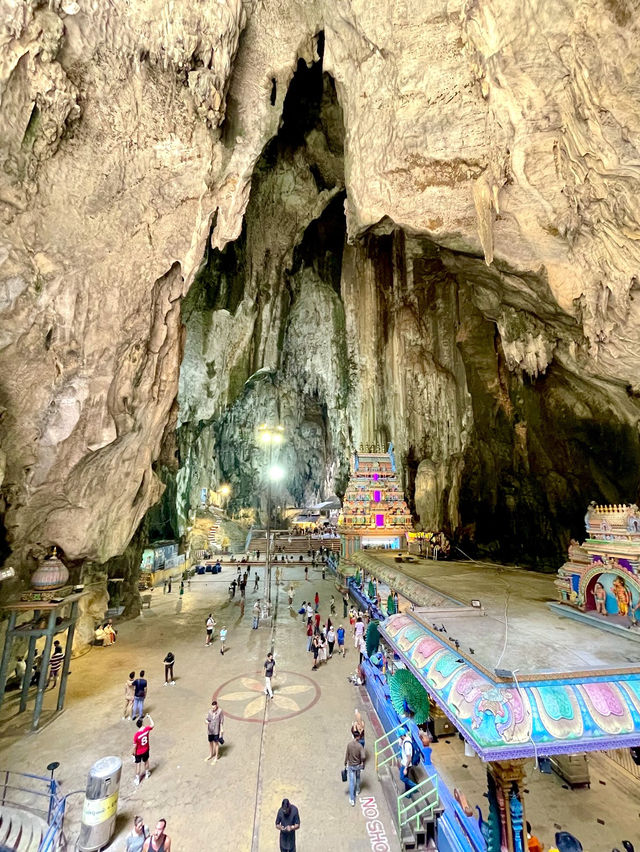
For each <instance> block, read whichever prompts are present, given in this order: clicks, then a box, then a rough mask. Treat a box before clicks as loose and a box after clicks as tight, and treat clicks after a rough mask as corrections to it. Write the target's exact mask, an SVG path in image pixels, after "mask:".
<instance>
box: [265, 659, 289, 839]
mask: <svg viewBox="0 0 640 852" xmlns="http://www.w3.org/2000/svg"><path fill="white" fill-rule="evenodd" d="M275 667H276V661H275V660H274V659H273V654H272V653H268V654H267V659H266V660H265V661H264V691H265V693H266V694H267V695H268V696H269V698H273V689H271V678H272V677H273V670H274V669H275ZM292 848H293V847H292Z"/></svg>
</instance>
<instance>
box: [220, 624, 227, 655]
mask: <svg viewBox="0 0 640 852" xmlns="http://www.w3.org/2000/svg"><path fill="white" fill-rule="evenodd" d="M226 641H227V628H226V627H222V628H221V630H220V653H221V654H224V652H225V647H224V643H225V642H226Z"/></svg>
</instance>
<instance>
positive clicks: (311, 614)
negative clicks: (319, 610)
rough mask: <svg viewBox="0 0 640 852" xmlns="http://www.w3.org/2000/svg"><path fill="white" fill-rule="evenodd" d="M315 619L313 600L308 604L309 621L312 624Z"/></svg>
mask: <svg viewBox="0 0 640 852" xmlns="http://www.w3.org/2000/svg"><path fill="white" fill-rule="evenodd" d="M312 620H313V607H312V606H311V601H309V603H308V604H307V623H308V624H311V621H312Z"/></svg>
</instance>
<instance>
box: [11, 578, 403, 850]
mask: <svg viewBox="0 0 640 852" xmlns="http://www.w3.org/2000/svg"><path fill="white" fill-rule="evenodd" d="M260 575H261V576H262V575H263V572H262V571H260ZM232 576H235V569H232V568H231V567H229V568H225V569H224V570H223V573H222V574H221V575H219V576H217V577H216V578H215V579H214V578H213V577H212V576H211V575H206V578H205V577H197V578H194V579H193V580H192V583H191V590H187V591H186V592H185V595H184V598H183V599H182V601H180V600H179V596H178V594H176V592H177V587H176V586H175V585H174V590H173V592H172V594H171V595H163V593H162V589H161V588H160V589H156V590H155V591H154V598H153V605H152V608H151V609H150V610H147V609H145V610H144V611H143V613H142V615H141V616H140V617H138V618H137V619H135V620H133V621H129V622H123V623H122V624H120V625H118V629H119V635H118V641H117V643H116V644H115V645H114V646H113V647H109V648H93V649H92V650H91V651H89V652H88V653H87V654H86V655H85V656H82V657H79V658H76V659H74V660H73V661H72V666H71V671H72V675H71V676H70V678H69V684H68V692H67V702H66V709H65V711H64V713H62V714H61V715H60V716H58V717H57V718H55V719H54V720H53V721H51V722H50V724H46V721H47V718H50V717H51V708H52V707H53V706H54V703H55V697H54V693H53V691H51V692H49V693H48V694H47V697H46V701H45V712H44V713H43V721H44V722H45V726H44V727H43V728H42V729H41V730H40V731H39V732H38V733H36V734H31V733H28V726H29V723H30V713H25V714H22V716H20V717H17V716H16V715H15V714H16V709H17V694H13V695H11V697H10V698H9V699H8V701H7V703H6V704H5V705H4V706H3V713H2V720H1V721H0V747H1V749H2V761H1V766H2V768H8V769H14V770H18V771H23V772H34V773H39V774H46V771H45V767H46V765H47V764H48V763H49V762H50V761H52V760H59V761H60V764H61V765H60V768H59V770H58V772H57V775H58V777H59V779H60V780H61V781H62V782H63V792H70V791H72V790H76V789H81V790H84V785H85V781H86V775H87V772H88V769H89V767H90V766H91V764H92V763H93V762H94V761H95V760H97V759H98V758H100V757H103V756H105V755H108V754H115V755H118V756H120V757H121V758H122V760H123V772H122V783H121V790H120V804H119V815H118V821H117V835H116V837H115V839H114V842H113V843H112V845H111V848H113V849H123V848H124V842H123V841H124V837H125V836H126V834H127V833H128V831H129V830H130V827H131V824H132V821H133V817H134V815H135V814H142V815H143V816H144V818H145V821H146V822H147V824H149V825H151V826H153V825H155V821H156V820H157V819H158V818H160V817H165V818H166V819H167V833H168V834H169V836H171V837H172V839H173V847H172V848H173V849H174V850H175V852H179V850H193V852H196V850H201V849H211V848H215V849H216V850H221V852H225V850H229V852H232V851H233V852H236V850H243V852H244V850H246V852H263V850H264V852H266V850H275V849H277V848H278V834H277V831H276V830H275V827H274V823H275V816H276V812H277V809H278V807H279V806H280V802H281V800H282V798H283V797H285V796H286V797H288V798H290V799H291V801H292V802H293V803H294V804H296V805H297V806H298V808H299V809H300V818H301V829H300V831H299V832H298V849H299V850H346V849H349V850H353V852H365V850H370V849H371V843H370V841H369V838H368V835H367V818H366V817H365V816H364V814H363V812H362V810H361V807H360V806H359V804H357V806H356V807H355V808H351V807H350V806H349V803H348V795H347V785H346V784H343V783H342V782H341V780H340V770H341V768H342V765H343V759H344V751H345V747H346V744H347V742H348V740H349V738H350V725H351V719H352V717H353V712H354V708H355V707H356V706H362V705H361V702H360V697H359V693H358V691H357V690H356V688H355V687H353V686H352V685H351V684H349V683H348V682H347V675H349V674H350V673H351V672H352V671H353V670H354V668H355V666H356V662H357V658H356V654H355V651H354V650H353V648H352V646H351V645H348V647H349V651H350V652H349V653H348V654H347V657H346V659H342V658H336V657H334V659H332V660H329V661H328V663H327V664H326V665H324V666H322V667H321V668H320V669H319V671H317V672H312V671H311V665H312V659H311V656H310V655H308V654H307V653H306V636H305V632H304V627H303V625H302V623H301V621H300V618H299V616H297V617H296V618H294V616H293V615H292V614H290V612H289V609H288V606H287V600H286V593H285V588H286V587H285V586H283V585H281V586H280V597H279V606H278V610H277V616H276V619H275V626H274V629H273V636H272V631H271V629H270V628H269V627H265V626H261V627H260V628H259V629H258V630H255V631H254V630H252V629H251V607H252V604H253V601H254V600H255V598H256V597H257V595H256V594H253V593H252V594H248V595H247V607H246V613H245V616H244V618H241V617H240V610H239V607H238V606H237V605H236V602H237V600H238V596H236V601H235V602H233V603H231V602H229V599H228V594H227V586H228V584H229V582H230V580H231V579H232ZM310 577H311V578H312V580H311V581H310V582H305V581H304V575H303V572H302V568H300V567H295V566H291V567H290V566H286V567H285V578H284V579H285V583H286V585H287V586H288V583H289V580H290V579H293V581H294V586H295V587H296V598H295V604H297V607H296V608H299V606H300V604H301V602H302V599H303V598H305V597H307V596H312V595H313V594H314V593H315V591H316V589H317V590H318V592H319V594H320V599H321V608H320V611H321V613H322V616H323V620H325V619H326V617H327V615H328V614H329V606H328V603H329V597H330V595H331V593H332V592H333V593H334V594H335V597H336V601H337V605H338V619H337V622H336V623H338V624H339V623H340V620H341V619H340V618H339V615H340V613H341V612H342V606H341V601H340V597H339V595H338V594H337V592H335V588H334V584H333V580H331V579H330V577H329V575H327V579H326V580H325V581H323V580H322V579H321V578H320V573H319V571H316V572H313V571H310ZM252 587H253V583H252V582H251V583H250V586H249V588H252ZM211 610H212V611H213V613H214V617H215V619H216V621H217V623H218V624H217V627H216V635H217V632H218V630H219V629H220V627H221V626H222V625H223V624H225V623H226V626H227V628H228V631H229V632H228V638H227V648H228V651H227V653H226V654H225V655H224V657H223V656H221V655H220V653H219V643H218V640H217V638H216V640H215V643H214V646H213V647H210V648H207V647H204V640H205V630H204V622H205V619H206V616H207V614H208V613H209V611H211ZM272 641H273V645H274V651H275V658H276V661H277V667H276V677H275V679H274V682H273V684H274V691H275V696H276V697H275V699H274V701H273V702H269V703H268V704H267V702H266V700H265V698H264V696H263V695H262V692H261V690H262V686H263V682H264V681H263V678H262V664H263V662H264V658H265V655H266V653H267V651H268V650H269V649H270V645H271V642H272ZM169 650H171V651H173V653H174V654H175V655H176V666H175V676H176V685H175V686H174V687H171V686H168V687H163V686H162V683H163V678H164V674H163V664H162V661H163V658H164V656H165V654H166V653H167V651H169ZM140 668H144V669H145V670H146V672H147V677H148V680H149V691H148V700H147V703H146V709H148V710H149V712H150V713H151V715H152V717H153V720H154V722H155V726H156V727H155V730H154V731H153V733H152V735H151V762H150V763H151V770H152V774H151V777H150V778H149V779H148V780H146V781H143V782H142V784H141V785H140V787H139V788H136V787H134V785H133V775H134V768H133V764H132V763H131V757H130V752H131V741H132V736H133V733H134V725H133V724H132V723H131V722H125V721H122V720H121V716H122V704H123V701H122V699H121V696H122V693H123V685H124V681H125V679H126V677H127V674H128V672H129V671H130V670H132V669H135V670H136V672H137V671H138V670H139V669H140ZM214 693H216V694H217V695H218V697H219V700H220V703H221V706H222V707H223V709H224V710H225V712H227V713H228V715H227V721H226V724H225V740H226V743H225V745H224V747H223V748H222V750H221V757H220V759H219V760H218V762H217V764H215V765H211V764H210V763H207V762H205V760H204V759H205V757H206V756H207V754H208V745H207V738H206V727H205V716H206V714H207V711H208V709H209V706H210V701H211V698H212V695H213V694H214ZM30 708H31V704H30ZM368 730H369V731H371V725H370V724H369V726H368ZM372 749H373V737H369V739H368V741H367V750H368V752H369V755H372ZM362 796H375V798H376V801H377V805H378V808H379V810H380V819H381V821H382V823H383V824H384V828H385V830H386V835H387V838H388V842H389V849H390V850H394V852H395V850H397V849H399V843H398V840H397V837H396V834H395V831H394V828H393V823H392V819H391V815H390V814H389V811H388V809H387V806H386V803H385V800H384V797H383V794H382V791H381V789H380V787H379V785H378V782H377V779H376V776H375V771H374V769H373V759H372V757H371V760H370V763H369V766H368V767H367V769H366V771H365V773H364V776H363V784H362ZM82 798H83V797H82V796H81V795H79V796H76V797H73V798H72V800H71V809H70V812H69V816H68V820H67V833H68V835H69V836H70V838H71V839H72V840H73V839H75V837H76V836H77V832H78V828H79V816H80V811H81V805H82Z"/></svg>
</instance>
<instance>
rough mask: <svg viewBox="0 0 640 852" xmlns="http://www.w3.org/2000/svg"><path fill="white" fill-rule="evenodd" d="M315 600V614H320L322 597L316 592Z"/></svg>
mask: <svg viewBox="0 0 640 852" xmlns="http://www.w3.org/2000/svg"><path fill="white" fill-rule="evenodd" d="M313 600H314V602H315V605H316V607H315V612H318V610H319V609H320V595H319V594H318V593H317V592H316V596H315V598H314V599H313Z"/></svg>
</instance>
